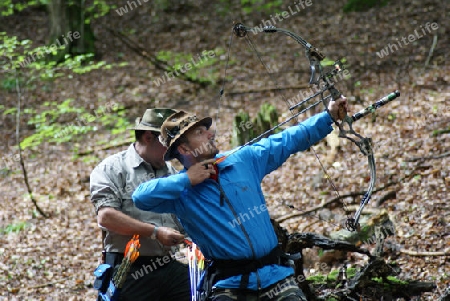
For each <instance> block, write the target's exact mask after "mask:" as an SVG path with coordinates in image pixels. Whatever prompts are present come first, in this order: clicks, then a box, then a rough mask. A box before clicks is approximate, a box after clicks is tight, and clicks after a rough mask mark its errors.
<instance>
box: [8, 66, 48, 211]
mask: <svg viewBox="0 0 450 301" xmlns="http://www.w3.org/2000/svg"><path fill="white" fill-rule="evenodd" d="M15 76H16V91H17V115H16V140H17V148H18V150H19V162H20V166H21V167H22V173H23V179H24V182H25V186H26V187H27V191H28V195H29V197H30V199H31V202H33V204H34V207H35V208H36V210H37V211H38V212H39V213H40V214H41V215H42V216H43V217H45V218H47V217H48V216H47V214H45V212H44V211H43V210H42V209H41V207H39V205H38V204H37V201H36V199H35V198H34V196H33V191H32V190H31V186H30V183H29V181H28V173H27V169H26V168H25V163H24V161H23V156H22V148H21V146H20V109H21V99H22V94H21V93H20V85H19V77H18V75H17V70H15Z"/></svg>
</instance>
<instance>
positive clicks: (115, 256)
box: [105, 252, 174, 267]
mask: <svg viewBox="0 0 450 301" xmlns="http://www.w3.org/2000/svg"><path fill="white" fill-rule="evenodd" d="M167 258H169V259H170V261H173V260H174V259H173V258H172V256H170V255H165V256H139V257H138V258H137V259H136V261H135V262H134V263H133V264H134V265H143V264H150V263H153V262H157V263H159V262H167V261H168V260H167ZM122 259H123V253H118V252H106V254H105V262H106V263H107V264H109V265H111V266H113V267H114V266H116V265H119V264H120V263H121V262H122Z"/></svg>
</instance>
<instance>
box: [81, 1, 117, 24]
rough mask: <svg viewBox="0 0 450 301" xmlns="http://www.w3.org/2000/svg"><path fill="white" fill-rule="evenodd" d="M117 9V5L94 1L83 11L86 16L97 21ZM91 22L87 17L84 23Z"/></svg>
mask: <svg viewBox="0 0 450 301" xmlns="http://www.w3.org/2000/svg"><path fill="white" fill-rule="evenodd" d="M115 8H117V5H115V4H113V5H110V4H108V3H106V1H104V0H94V3H92V5H91V6H88V7H86V9H85V10H84V11H85V13H86V15H87V16H92V18H94V19H97V18H100V17H103V16H105V15H107V14H108V13H109V12H110V11H111V10H112V9H115ZM90 22H91V19H90V18H89V17H88V18H86V20H85V23H86V24H88V23H90Z"/></svg>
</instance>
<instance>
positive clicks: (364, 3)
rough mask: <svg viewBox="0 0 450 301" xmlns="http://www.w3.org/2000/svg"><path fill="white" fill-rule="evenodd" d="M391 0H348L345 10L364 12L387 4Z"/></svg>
mask: <svg viewBox="0 0 450 301" xmlns="http://www.w3.org/2000/svg"><path fill="white" fill-rule="evenodd" d="M388 2H389V0H348V1H347V3H346V4H345V5H344V9H343V10H344V12H346V13H348V12H362V11H367V10H369V9H370V8H372V7H378V6H385V5H387V4H388Z"/></svg>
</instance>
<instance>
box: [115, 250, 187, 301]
mask: <svg viewBox="0 0 450 301" xmlns="http://www.w3.org/2000/svg"><path fill="white" fill-rule="evenodd" d="M169 259H170V260H169ZM119 300H120V301H141V300H142V301H148V300H152V301H190V300H191V289H190V282H189V270H188V266H187V265H186V264H182V263H181V262H179V261H176V260H173V259H171V258H170V256H165V257H159V258H158V257H139V258H138V259H137V260H136V261H135V262H134V263H133V264H132V265H131V268H130V271H129V273H128V275H127V279H126V280H125V283H124V284H123V287H122V288H121V293H120V298H119Z"/></svg>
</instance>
